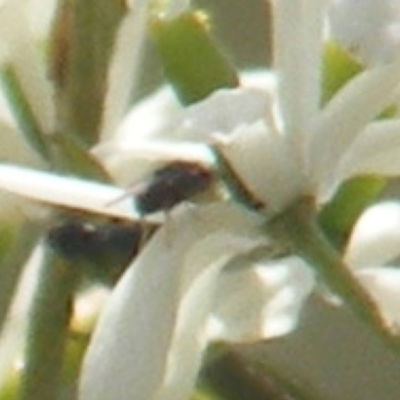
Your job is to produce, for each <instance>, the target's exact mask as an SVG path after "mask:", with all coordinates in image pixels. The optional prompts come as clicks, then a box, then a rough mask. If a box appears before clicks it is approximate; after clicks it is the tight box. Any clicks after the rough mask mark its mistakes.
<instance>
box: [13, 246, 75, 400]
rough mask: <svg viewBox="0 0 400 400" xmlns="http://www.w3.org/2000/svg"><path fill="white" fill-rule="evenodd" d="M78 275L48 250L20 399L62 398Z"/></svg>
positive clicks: (42, 272) (36, 297)
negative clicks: (69, 331)
mask: <svg viewBox="0 0 400 400" xmlns="http://www.w3.org/2000/svg"><path fill="white" fill-rule="evenodd" d="M68 267H69V268H68ZM78 278H79V274H78V272H77V271H76V270H74V269H73V268H71V266H70V265H69V266H68V265H66V264H64V263H63V262H61V261H60V260H59V259H58V257H57V256H56V255H55V254H54V253H53V252H52V251H51V250H48V251H47V254H46V257H45V260H44V263H43V265H42V269H41V276H40V279H39V283H38V285H37V288H36V293H35V296H34V302H33V307H32V310H31V316H30V321H29V328H28V332H27V345H26V352H25V366H24V372H23V376H22V385H21V393H20V400H58V399H59V398H60V390H61V374H62V367H63V360H64V353H65V344H66V338H67V333H68V320H69V314H70V311H71V310H70V308H71V296H72V293H73V291H74V288H75V285H76V282H77V279H78Z"/></svg>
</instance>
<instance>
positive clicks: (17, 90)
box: [0, 65, 50, 161]
mask: <svg viewBox="0 0 400 400" xmlns="http://www.w3.org/2000/svg"><path fill="white" fill-rule="evenodd" d="M0 78H1V81H2V86H3V89H4V91H5V94H6V96H7V99H8V101H9V103H10V105H11V110H12V112H13V114H14V117H15V119H16V121H17V123H18V125H19V127H20V129H21V131H22V132H23V134H24V135H25V138H26V139H27V141H28V142H29V144H30V145H31V146H32V148H33V149H34V150H36V152H37V153H38V154H39V155H40V156H41V157H42V158H43V159H44V160H46V161H48V160H49V159H50V152H49V148H48V146H47V143H46V140H47V139H46V135H45V133H44V132H43V131H42V129H41V127H40V123H39V121H38V120H37V118H36V116H35V115H34V112H33V109H32V107H31V105H30V104H29V100H28V97H27V96H26V93H25V92H24V89H23V87H22V86H21V82H20V80H19V78H18V76H17V74H16V72H15V70H14V68H13V67H12V65H5V66H4V67H3V68H2V69H1V70H0Z"/></svg>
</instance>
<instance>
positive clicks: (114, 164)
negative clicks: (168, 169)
mask: <svg viewBox="0 0 400 400" xmlns="http://www.w3.org/2000/svg"><path fill="white" fill-rule="evenodd" d="M93 153H94V154H95V156H97V157H98V158H99V159H100V160H101V162H102V165H104V166H105V167H106V168H107V171H108V172H109V173H110V175H111V176H112V177H113V178H114V181H115V182H117V183H118V184H121V185H124V186H131V185H132V184H133V183H136V182H138V181H139V180H142V179H143V178H144V177H145V176H146V174H149V173H150V172H151V171H154V170H155V169H156V168H158V167H160V166H161V165H165V164H166V163H168V162H172V161H176V160H181V161H189V162H197V163H199V164H202V165H205V166H211V165H213V164H214V163H215V157H214V155H213V154H212V153H211V150H210V147H209V146H207V145H204V144H201V143H197V142H182V141H171V140H169V141H165V140H164V141H162V140H157V139H155V140H138V141H136V142H133V141H132V142H131V141H129V142H127V143H124V142H122V141H110V142H106V143H102V144H100V145H98V146H96V149H94V150H93Z"/></svg>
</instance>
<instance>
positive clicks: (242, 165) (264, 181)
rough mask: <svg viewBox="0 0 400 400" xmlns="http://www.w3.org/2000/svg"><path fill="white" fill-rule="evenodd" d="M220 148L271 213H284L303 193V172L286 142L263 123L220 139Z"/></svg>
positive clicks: (251, 190) (244, 183)
mask: <svg viewBox="0 0 400 400" xmlns="http://www.w3.org/2000/svg"><path fill="white" fill-rule="evenodd" d="M218 145H219V148H220V149H221V151H222V152H223V154H224V155H225V157H226V159H227V160H228V162H229V163H230V164H231V167H232V168H233V170H234V171H235V173H236V174H237V175H238V177H239V178H240V179H241V182H242V183H243V185H244V186H245V187H246V189H247V190H249V191H250V193H251V194H252V195H253V196H254V197H255V198H256V199H257V200H259V201H261V202H262V203H263V204H265V206H266V210H267V211H268V212H270V213H272V214H273V213H276V212H279V211H281V210H282V209H283V208H284V207H285V206H287V205H288V204H289V203H290V202H291V201H293V200H294V199H295V198H296V197H297V196H298V195H299V194H300V193H301V190H302V187H303V177H302V171H301V169H299V168H296V167H295V165H294V164H293V161H295V160H293V157H292V155H291V153H290V152H289V151H288V148H287V147H286V142H285V139H284V138H282V137H280V136H278V135H277V133H276V132H270V131H269V129H268V127H267V126H266V125H265V124H264V123H263V122H262V121H259V122H257V123H254V124H253V125H250V126H246V127H243V128H241V129H238V130H237V131H235V132H234V133H233V134H232V135H231V136H230V137H226V138H221V141H220V143H219V144H218Z"/></svg>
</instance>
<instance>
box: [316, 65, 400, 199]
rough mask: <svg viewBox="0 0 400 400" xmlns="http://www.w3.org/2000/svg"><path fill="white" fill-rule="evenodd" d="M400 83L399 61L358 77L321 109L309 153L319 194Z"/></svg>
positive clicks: (391, 97)
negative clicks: (347, 150) (352, 145)
mask: <svg viewBox="0 0 400 400" xmlns="http://www.w3.org/2000/svg"><path fill="white" fill-rule="evenodd" d="M399 81H400V59H398V60H397V61H396V62H395V63H392V64H390V65H388V66H381V67H376V68H373V69H370V70H367V71H366V72H364V73H361V74H359V75H358V76H357V77H355V78H354V79H352V80H351V81H350V82H349V83H348V84H347V85H346V86H345V87H344V88H343V89H342V90H341V91H340V92H339V93H338V94H337V95H336V96H335V97H333V99H332V100H331V101H330V102H329V103H328V104H327V105H326V107H325V108H324V109H323V110H322V112H321V114H320V116H319V117H318V119H317V120H316V121H315V124H314V127H313V130H312V139H313V142H312V143H311V145H310V154H309V158H310V165H309V168H310V171H309V173H310V175H311V178H312V181H313V182H314V185H315V186H314V187H315V188H316V187H319V188H320V190H319V192H320V193H324V191H325V190H326V187H329V186H330V185H331V184H332V175H333V173H334V170H335V166H336V165H337V163H338V160H340V157H341V155H342V154H343V153H344V151H345V150H346V148H347V147H348V146H349V145H351V144H352V143H353V141H354V140H355V138H356V137H357V135H358V134H359V133H360V132H361V131H362V129H364V128H365V126H366V124H367V123H368V122H370V121H371V120H373V119H374V118H375V117H376V116H377V115H378V114H379V113H380V112H381V111H382V110H383V109H384V108H385V107H386V106H388V105H389V104H390V102H391V101H393V100H394V97H395V89H396V88H397V87H398V85H399ZM321 186H322V187H321Z"/></svg>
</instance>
